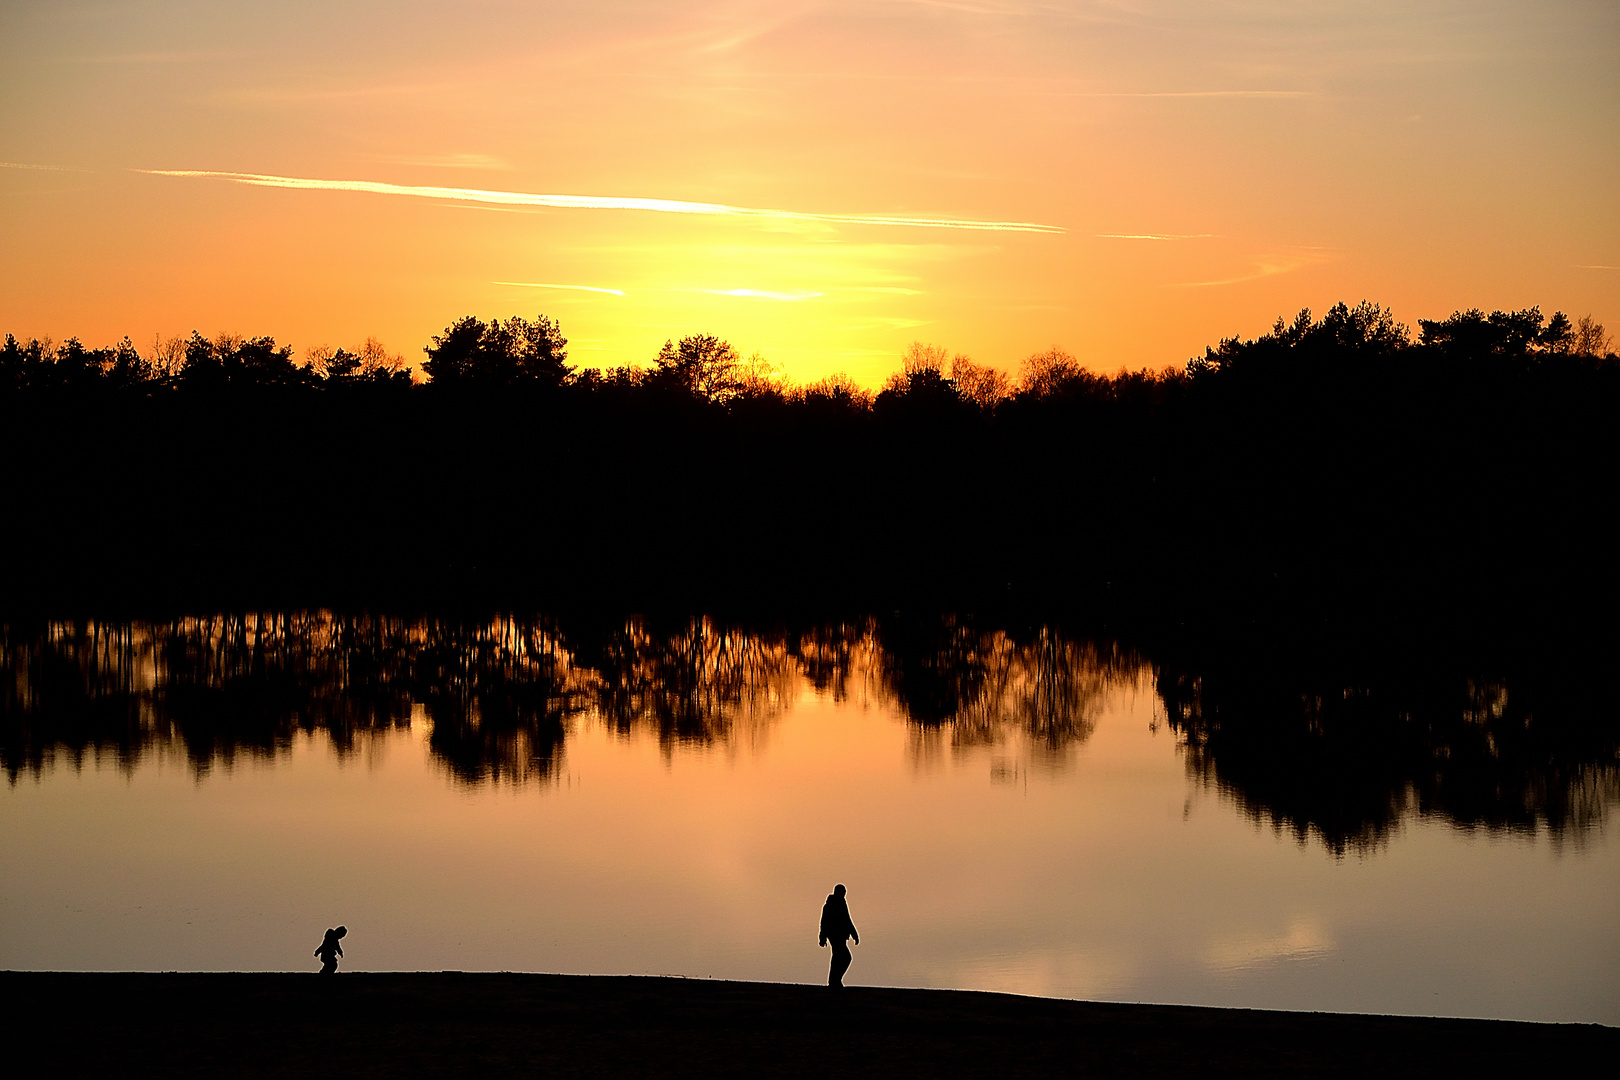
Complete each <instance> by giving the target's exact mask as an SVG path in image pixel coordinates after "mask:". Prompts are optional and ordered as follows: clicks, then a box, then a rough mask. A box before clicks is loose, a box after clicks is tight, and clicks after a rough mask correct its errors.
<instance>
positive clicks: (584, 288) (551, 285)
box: [490, 281, 624, 296]
mask: <svg viewBox="0 0 1620 1080" xmlns="http://www.w3.org/2000/svg"><path fill="white" fill-rule="evenodd" d="M490 284H491V285H512V286H515V287H517V288H519V289H574V290H576V291H578V292H594V293H607V294H608V295H609V296H623V295H624V290H623V289H605V288H603V287H602V286H600V285H558V284H556V283H555V282H551V281H492V282H490Z"/></svg>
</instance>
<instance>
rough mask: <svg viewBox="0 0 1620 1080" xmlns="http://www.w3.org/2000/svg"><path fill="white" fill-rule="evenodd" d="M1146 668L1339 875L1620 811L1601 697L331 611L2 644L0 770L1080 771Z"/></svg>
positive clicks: (702, 626) (1212, 776)
mask: <svg viewBox="0 0 1620 1080" xmlns="http://www.w3.org/2000/svg"><path fill="white" fill-rule="evenodd" d="M1144 671H1150V672H1151V673H1152V676H1153V678H1154V679H1155V681H1156V684H1157V689H1158V693H1159V696H1160V697H1161V698H1162V701H1163V704H1164V709H1165V715H1166V717H1167V719H1168V722H1169V725H1170V727H1171V728H1172V729H1173V730H1174V731H1175V732H1176V734H1177V737H1178V741H1179V743H1180V745H1181V749H1182V752H1183V754H1184V756H1185V760H1186V764H1187V769H1188V772H1189V774H1190V775H1191V776H1192V777H1193V778H1194V780H1195V781H1196V782H1199V783H1202V784H1204V785H1206V786H1208V787H1211V788H1214V789H1217V790H1219V791H1220V792H1222V793H1223V794H1224V795H1225V796H1226V797H1229V798H1230V799H1231V800H1232V801H1233V802H1234V803H1235V804H1236V806H1237V807H1238V808H1239V809H1240V811H1241V812H1243V813H1244V814H1246V815H1248V816H1249V817H1251V818H1252V819H1254V820H1256V821H1257V822H1263V823H1269V824H1271V825H1272V826H1273V827H1276V828H1278V829H1283V830H1287V831H1290V832H1292V833H1293V834H1294V835H1295V836H1297V837H1298V838H1299V840H1300V842H1301V843H1308V842H1311V841H1312V840H1313V839H1314V840H1315V841H1317V842H1320V843H1322V844H1323V845H1324V846H1326V847H1327V848H1328V849H1329V850H1330V851H1333V852H1335V853H1338V854H1343V853H1345V852H1347V851H1365V850H1369V849H1372V848H1375V847H1377V846H1378V845H1379V844H1381V843H1383V842H1384V841H1385V840H1387V838H1388V837H1389V836H1390V835H1392V833H1393V832H1394V831H1395V830H1397V829H1398V828H1399V827H1400V826H1401V824H1402V823H1403V822H1404V821H1407V820H1409V819H1411V818H1412V817H1413V816H1434V817H1439V818H1441V819H1443V820H1446V821H1449V822H1451V823H1453V824H1455V825H1457V826H1460V827H1468V828H1474V827H1480V828H1485V829H1489V830H1504V831H1512V832H1520V833H1540V832H1546V833H1548V834H1550V835H1551V836H1552V837H1553V838H1554V840H1555V841H1558V842H1562V840H1563V839H1564V838H1566V837H1571V838H1573V839H1574V841H1575V842H1579V840H1580V837H1581V836H1582V834H1583V833H1584V832H1585V831H1586V830H1588V829H1589V828H1591V827H1594V826H1597V825H1599V824H1601V823H1602V821H1603V819H1604V817H1605V816H1606V814H1607V812H1608V810H1609V808H1610V807H1612V806H1614V805H1615V804H1616V803H1617V802H1620V713H1617V710H1616V708H1615V706H1614V704H1613V703H1612V702H1611V701H1610V700H1608V698H1606V697H1605V696H1604V695H1605V691H1604V689H1603V687H1602V680H1601V679H1595V678H1591V677H1586V678H1584V679H1583V678H1578V677H1577V678H1571V677H1568V676H1565V677H1562V678H1559V679H1540V680H1537V679H1528V678H1517V679H1513V680H1507V679H1502V678H1480V677H1473V678H1469V677H1467V676H1466V675H1457V674H1456V673H1455V672H1454V671H1452V670H1451V669H1449V668H1443V667H1437V668H1436V669H1435V670H1433V671H1421V672H1418V673H1416V674H1414V673H1412V672H1411V671H1404V672H1396V673H1394V674H1390V675H1386V676H1380V677H1377V678H1367V677H1364V678H1358V679H1357V680H1355V681H1351V680H1347V679H1344V678H1342V677H1341V678H1339V679H1337V680H1335V679H1334V678H1332V677H1325V676H1320V675H1302V674H1299V673H1297V672H1292V671H1289V670H1278V669H1276V668H1271V669H1261V668H1259V667H1257V666H1254V665H1249V664H1245V663H1236V662H1230V661H1224V662H1217V661H1209V660H1200V661H1197V662H1193V661H1188V660H1185V659H1180V658H1174V657H1169V658H1167V657H1166V656H1153V655H1144V654H1140V653H1137V652H1134V651H1132V650H1130V649H1127V648H1124V647H1121V646H1119V645H1117V644H1112V643H1109V642H1100V641H1094V640H1089V639H1085V638H1081V637H1077V636H1073V635H1069V634H1066V633H1064V632H1063V631H1061V630H1060V629H1057V628H1054V627H1050V626H1041V627H1036V628H1032V629H1016V628H1015V629H1010V630H1009V629H1006V628H1002V627H998V626H990V625H985V624H981V623H979V622H976V621H975V620H972V619H968V618H959V617H914V616H907V617H901V616H890V617H883V618H872V619H865V620H845V621H831V622H822V623H814V624H809V625H805V626H794V627H784V626H776V627H768V628H765V629H759V628H754V627H747V626H739V625H729V624H723V623H721V622H718V621H716V620H713V619H710V618H706V617H704V618H691V619H685V620H677V621H674V622H658V621H649V620H642V619H631V620H626V621H623V622H613V623H606V624H603V623H591V622H589V621H586V620H574V621H563V620H557V619H553V618H549V617H528V618H522V617H513V616H501V617H496V618H488V619H447V618H431V617H424V618H416V619H399V618H389V617H379V616H370V615H346V614H339V613H332V612H326V611H317V612H270V613H236V614H221V615H211V616H204V617H187V618H181V619H175V620H172V621H168V622H124V623H100V622H89V621H85V622H43V623H34V624H27V625H23V624H12V625H8V626H4V627H0V765H3V767H4V768H5V770H6V773H7V775H8V777H9V778H10V780H11V782H12V783H16V782H17V780H18V778H19V777H20V776H21V775H23V774H24V773H28V774H32V775H36V776H37V775H40V774H41V773H43V772H45V771H47V770H49V769H51V768H53V767H55V766H56V765H57V764H58V763H64V764H68V765H71V766H72V767H74V768H79V767H81V766H82V765H83V763H84V762H85V760H86V759H87V758H93V759H96V760H101V759H111V760H113V761H114V762H116V763H117V765H118V767H120V768H122V769H124V770H126V771H128V770H132V769H133V768H134V766H135V764H136V763H137V762H138V761H139V760H140V759H141V758H142V757H143V756H144V755H149V754H159V755H172V756H177V757H180V758H183V759H184V760H185V761H186V762H187V763H188V764H189V766H190V768H191V769H192V770H193V771H194V772H195V773H196V774H197V775H199V776H201V775H204V774H206V773H207V772H208V771H209V770H210V769H213V768H215V767H216V766H222V767H225V768H227V769H228V768H230V767H231V766H232V765H233V764H234V763H235V762H236V760H237V759H238V758H239V757H268V756H272V755H276V754H280V753H285V752H287V751H289V750H290V748H291V747H292V745H293V742H294V740H295V738H297V737H298V736H300V735H306V734H312V733H316V732H321V733H324V734H325V735H326V736H327V737H328V738H329V739H330V742H331V744H332V746H333V748H334V749H335V751H336V752H337V753H338V754H339V755H344V756H347V755H353V754H355V753H358V752H359V751H360V750H361V749H362V748H363V747H364V745H365V744H366V742H367V740H368V739H370V738H373V737H375V736H377V735H379V734H384V733H387V732H390V731H392V730H394V729H397V728H403V727H406V726H408V725H409V724H410V723H411V718H412V715H413V712H414V713H415V714H416V715H417V716H419V717H425V719H426V720H427V722H428V724H429V734H428V746H429V749H430V751H431V753H432V756H433V759H434V760H435V761H436V762H438V763H439V765H440V766H441V767H443V768H444V769H445V770H446V771H447V772H448V773H449V774H450V775H451V776H452V777H454V778H455V780H456V781H457V782H460V783H469V784H477V783H494V782H498V783H511V784H529V783H541V784H543V783H546V782H550V781H552V780H554V779H555V778H556V777H557V776H558V775H560V769H561V765H562V763H563V759H564V755H565V752H566V748H567V743H568V740H569V737H570V732H571V731H572V729H573V727H574V725H575V724H577V723H578V722H580V721H581V720H584V721H587V722H591V723H600V724H602V725H603V726H604V727H606V728H607V729H608V730H609V731H612V732H613V733H615V734H616V735H618V736H620V737H623V738H634V737H641V736H646V737H651V738H653V739H655V740H656V741H657V742H658V744H659V746H660V748H661V750H662V752H663V753H664V754H665V755H670V754H673V753H674V752H675V750H676V749H677V748H678V747H682V746H693V747H718V748H720V749H722V750H724V751H726V752H736V751H737V750H738V749H739V748H750V749H753V748H757V747H758V746H760V745H761V744H762V742H763V740H764V739H766V738H767V737H768V735H769V733H770V730H771V728H772V726H773V725H774V723H775V721H776V720H777V719H778V718H780V717H781V716H782V715H783V714H784V713H785V712H787V711H788V710H789V709H790V708H791V707H792V705H793V703H794V701H795V700H796V698H797V696H798V695H799V694H801V693H803V692H806V691H808V692H811V693H815V694H819V695H825V696H827V697H830V698H831V699H832V700H834V701H839V702H842V701H849V700H855V699H859V700H864V701H869V702H874V703H876V704H879V705H881V706H884V707H886V708H888V709H891V710H893V711H894V712H895V713H897V714H898V715H900V716H903V717H904V718H905V719H906V721H907V724H908V727H909V735H910V742H911V748H912V753H913V760H914V761H915V762H916V763H918V764H919V765H926V764H927V763H928V762H929V761H931V760H933V759H935V758H937V757H940V756H942V755H943V754H944V753H946V751H947V748H948V749H949V751H950V752H952V753H960V752H969V751H972V750H974V749H975V748H980V747H987V746H997V745H1000V744H1003V743H1005V742H1006V741H1007V740H1009V739H1011V738H1014V737H1016V738H1018V739H1019V740H1020V741H1021V742H1022V744H1023V745H1024V746H1025V747H1026V748H1027V750H1028V752H1029V754H1030V755H1031V757H1032V759H1033V760H1032V762H1031V764H1033V765H1035V766H1036V767H1038V768H1043V769H1052V768H1060V767H1062V765H1063V764H1064V763H1065V762H1067V761H1070V760H1072V759H1073V754H1074V752H1075V750H1076V748H1077V747H1080V746H1081V745H1082V744H1083V743H1084V742H1085V740H1086V739H1087V738H1088V737H1089V736H1090V735H1091V733H1092V731H1093V730H1094V728H1095V726H1096V724H1097V721H1098V718H1099V717H1100V715H1101V714H1102V710H1103V707H1104V704H1105V702H1106V700H1107V698H1108V695H1109V694H1110V693H1111V692H1113V691H1114V690H1116V689H1119V688H1121V687H1125V686H1133V685H1136V684H1137V682H1138V680H1139V677H1140V675H1141V674H1142V673H1143V672H1144Z"/></svg>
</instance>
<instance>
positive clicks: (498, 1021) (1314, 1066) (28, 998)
mask: <svg viewBox="0 0 1620 1080" xmlns="http://www.w3.org/2000/svg"><path fill="white" fill-rule="evenodd" d="M0 989H3V990H4V994H5V999H6V1001H8V1002H9V1004H8V1005H7V1006H6V1021H7V1023H6V1026H7V1028H8V1030H9V1032H10V1034H11V1036H12V1038H13V1040H15V1044H16V1045H27V1044H30V1043H32V1044H34V1045H35V1046H39V1047H43V1048H45V1053H46V1054H48V1055H49V1057H48V1058H46V1059H44V1060H46V1061H51V1063H52V1064H53V1066H54V1067H55V1069H57V1070H64V1069H65V1070H70V1071H72V1072H74V1073H80V1074H88V1073H90V1072H92V1071H94V1072H96V1073H106V1074H111V1075H120V1074H127V1073H129V1072H131V1071H140V1072H147V1071H151V1072H162V1073H165V1074H167V1075H210V1076H217V1075H231V1076H269V1075H300V1076H304V1075H336V1074H343V1075H348V1076H355V1075H361V1076H367V1075H377V1076H383V1075H401V1074H408V1075H469V1076H489V1075H501V1076H505V1075H524V1076H704V1077H711V1076H739V1077H741V1076H750V1077H753V1076H806V1077H810V1076H813V1077H828V1076H882V1077H888V1076H895V1077H913V1076H915V1077H941V1076H953V1077H954V1076H964V1077H976V1076H983V1077H1012V1076H1078V1077H1090V1076H1107V1077H1114V1076H1117V1077H1168V1076H1176V1077H1182V1076H1185V1077H1193V1076H1196V1077H1220V1076H1234V1077H1236V1076H1243V1077H1257V1076H1386V1077H1399V1076H1414V1077H1416V1076H1422V1077H1435V1076H1444V1075H1454V1076H1455V1075H1473V1076H1510V1075H1511V1076H1514V1077H1516V1078H1522V1077H1523V1076H1526V1075H1536V1074H1541V1073H1547V1072H1552V1071H1561V1070H1564V1069H1573V1068H1576V1067H1578V1066H1582V1065H1586V1066H1587V1067H1588V1068H1589V1067H1590V1065H1591V1064H1593V1063H1601V1062H1610V1063H1612V1062H1614V1061H1616V1060H1620V1029H1617V1028H1607V1027H1598V1026H1592V1025H1572V1024H1565V1025H1553V1024H1520V1023H1504V1022H1498V1021H1485V1020H1437V1019H1424V1018H1408V1017H1390V1016H1348V1015H1339V1014H1327V1013H1287V1012H1257V1011H1249V1010H1240V1009H1201V1008H1188V1007H1180V1006H1162V1005H1108V1004H1094V1003H1089V1002H1077V1001H1055V1000H1050V999H1045V998H1027V997H1014V996H1011V995H1006V994H983V993H968V992H962V991H949V990H890V989H881V988H873V987H851V988H850V989H849V990H847V991H845V992H844V993H843V994H842V995H834V994H832V993H831V992H830V991H828V990H827V989H826V988H825V987H817V986H786V985H778V984H771V983H740V982H710V981H704V980H693V979H666V978H629V977H606V976H568V975H501V974H459V973H452V972H444V973H413V974H387V975H369V974H354V973H347V974H342V975H339V976H338V977H336V978H332V979H321V978H317V977H316V976H314V975H306V974H297V975H291V974H289V975H275V974H241V975H238V974H209V975H179V974H144V973H143V974H68V973H53V972H52V973H19V972H6V973H0ZM1607 1067H1608V1066H1603V1068H1607ZM1583 1071H1584V1070H1583Z"/></svg>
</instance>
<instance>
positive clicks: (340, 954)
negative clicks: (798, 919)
mask: <svg viewBox="0 0 1620 1080" xmlns="http://www.w3.org/2000/svg"><path fill="white" fill-rule="evenodd" d="M860 943H861V939H860V938H856V939H855V944H857V945H859V944H860ZM332 947H333V948H334V949H336V950H337V953H338V955H339V956H342V955H343V946H341V945H334V946H332Z"/></svg>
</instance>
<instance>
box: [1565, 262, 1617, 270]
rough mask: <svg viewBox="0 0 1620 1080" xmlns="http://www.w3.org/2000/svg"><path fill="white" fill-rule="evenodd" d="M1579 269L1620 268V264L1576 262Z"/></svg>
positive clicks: (1576, 267)
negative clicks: (1607, 264) (1606, 264)
mask: <svg viewBox="0 0 1620 1080" xmlns="http://www.w3.org/2000/svg"><path fill="white" fill-rule="evenodd" d="M1575 269H1577V270H1620V266H1605V265H1604V264H1602V263H1576V264H1575Z"/></svg>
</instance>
